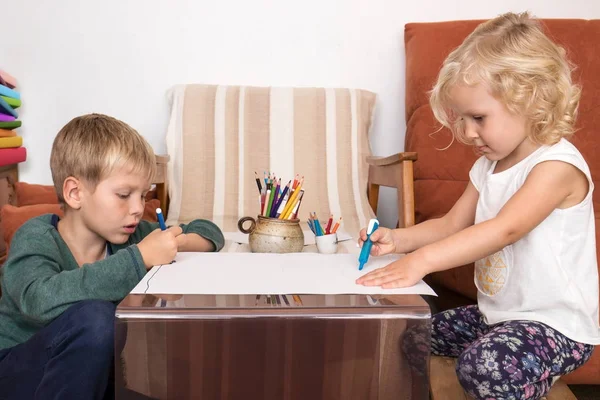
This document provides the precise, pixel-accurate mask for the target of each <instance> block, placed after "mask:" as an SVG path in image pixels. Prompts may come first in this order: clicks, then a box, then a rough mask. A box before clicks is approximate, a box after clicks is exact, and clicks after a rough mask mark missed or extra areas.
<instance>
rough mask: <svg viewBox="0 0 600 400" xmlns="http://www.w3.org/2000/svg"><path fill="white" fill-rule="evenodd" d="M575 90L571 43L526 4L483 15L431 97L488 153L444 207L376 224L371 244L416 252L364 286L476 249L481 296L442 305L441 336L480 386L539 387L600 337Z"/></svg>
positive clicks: (452, 261) (469, 380)
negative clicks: (557, 39) (547, 28)
mask: <svg viewBox="0 0 600 400" xmlns="http://www.w3.org/2000/svg"><path fill="white" fill-rule="evenodd" d="M579 97H580V89H579V88H578V87H577V86H576V85H574V84H573V83H572V81H571V68H570V66H569V63H568V61H567V60H566V58H565V51H564V50H563V49H562V48H561V47H559V46H557V45H556V44H555V43H553V42H552V41H551V40H550V39H549V38H548V37H547V36H546V35H545V34H544V33H543V30H542V28H541V26H540V24H539V22H538V21H536V20H535V19H533V18H531V17H530V16H529V15H528V14H527V13H524V14H512V13H509V14H505V15H502V16H500V17H498V18H495V19H493V20H490V21H487V22H485V23H483V24H481V25H479V26H478V27H477V29H475V31H474V32H473V33H472V34H471V35H470V36H469V37H467V39H465V41H464V42H463V43H462V44H461V45H460V46H459V47H458V48H457V49H455V50H454V51H453V52H452V53H451V54H450V55H449V56H448V58H447V59H446V60H445V61H444V63H443V66H442V68H441V71H440V73H439V76H438V80H437V83H436V84H435V86H434V87H433V89H432V91H431V96H430V104H431V107H432V109H433V113H434V115H435V117H436V119H437V120H438V121H439V122H440V123H441V124H442V125H444V126H446V127H449V128H450V129H451V130H452V132H453V134H454V137H455V138H456V139H457V140H459V141H461V142H463V143H466V144H468V145H472V146H474V148H475V150H476V152H477V153H478V154H480V155H481V157H480V158H479V159H478V160H477V161H476V162H475V164H474V165H473V167H472V168H471V171H470V174H469V176H470V182H469V184H468V186H467V188H466V190H465V192H464V193H463V194H462V196H461V197H460V199H459V200H458V201H457V202H456V204H454V206H453V207H452V209H451V210H450V211H449V212H448V213H447V214H446V215H445V216H444V217H442V218H439V219H434V220H428V221H425V222H423V223H421V224H418V225H416V226H413V227H410V228H407V229H395V230H390V229H386V228H380V229H378V230H377V231H375V232H374V233H373V234H372V235H371V240H372V241H373V242H374V246H373V248H372V251H371V252H372V254H373V255H384V254H388V253H392V252H397V253H408V254H407V255H406V256H405V257H402V258H401V259H399V260H398V261H396V262H394V263H391V264H390V265H388V266H386V267H384V268H380V269H378V270H375V271H372V272H370V273H368V274H366V275H364V276H362V277H361V278H359V279H358V281H357V283H359V284H363V285H366V286H373V285H377V286H382V287H384V288H393V287H404V286H411V285H413V284H415V283H417V282H418V281H419V280H421V279H422V278H423V277H424V276H425V275H427V274H429V273H431V272H435V271H442V270H446V269H450V268H454V267H457V266H460V265H464V264H468V263H471V262H475V283H476V285H477V288H478V302H477V303H478V305H477V306H466V307H460V308H458V309H454V310H450V311H445V312H442V313H440V314H437V315H435V316H434V317H433V320H432V334H431V342H432V343H431V347H432V352H433V353H434V354H436V355H443V356H452V357H458V360H457V374H458V378H459V381H460V383H461V385H462V386H463V387H464V389H465V390H466V391H467V392H468V393H469V394H470V395H471V396H473V397H475V398H477V399H524V398H528V399H530V398H535V399H537V398H540V397H542V396H543V395H544V394H546V393H547V392H548V390H549V388H550V386H551V384H552V382H553V381H554V379H557V378H558V377H560V376H561V375H563V374H566V373H569V372H571V371H573V370H574V369H576V368H578V367H579V366H581V365H583V364H584V363H585V362H586V361H587V360H588V359H589V357H590V355H591V353H592V350H593V348H594V347H593V345H594V344H599V343H600V327H599V325H598V266H597V261H596V243H595V236H594V229H595V228H594V212H593V207H592V191H593V188H594V186H593V183H592V178H591V175H590V170H589V168H588V166H587V164H586V162H585V161H584V159H583V157H582V156H581V154H580V153H579V151H578V150H577V149H576V148H575V147H574V146H573V145H572V144H570V143H569V142H568V141H567V140H566V139H565V138H566V137H568V136H570V135H572V134H573V130H574V129H573V125H574V123H575V118H576V112H577V106H578V104H579ZM360 237H361V239H360V240H359V241H360V242H361V243H362V242H363V241H364V240H366V234H365V230H364V229H363V230H362V231H361V232H360Z"/></svg>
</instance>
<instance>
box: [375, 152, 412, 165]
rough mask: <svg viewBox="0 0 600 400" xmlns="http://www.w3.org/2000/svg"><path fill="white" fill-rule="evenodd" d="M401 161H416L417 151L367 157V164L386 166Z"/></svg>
mask: <svg viewBox="0 0 600 400" xmlns="http://www.w3.org/2000/svg"><path fill="white" fill-rule="evenodd" d="M402 161H417V153H415V152H404V153H396V154H394V155H391V156H387V157H378V156H369V157H367V164H369V165H374V166H386V165H393V164H398V163H399V162H402Z"/></svg>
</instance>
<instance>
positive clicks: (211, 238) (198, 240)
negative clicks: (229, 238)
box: [179, 219, 225, 251]
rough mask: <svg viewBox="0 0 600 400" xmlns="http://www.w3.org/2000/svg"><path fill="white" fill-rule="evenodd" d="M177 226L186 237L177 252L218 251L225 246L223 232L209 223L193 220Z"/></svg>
mask: <svg viewBox="0 0 600 400" xmlns="http://www.w3.org/2000/svg"><path fill="white" fill-rule="evenodd" d="M179 226H181V229H183V233H185V234H186V236H187V237H186V240H185V243H184V244H183V245H182V246H181V247H180V248H179V251H220V250H221V249H222V248H223V246H224V245H225V237H224V236H223V232H221V229H219V227H218V226H217V225H215V224H214V223H213V222H211V221H207V220H205V219H195V220H193V221H192V222H190V223H189V224H180V225H179ZM190 233H195V235H190Z"/></svg>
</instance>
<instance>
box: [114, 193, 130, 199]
mask: <svg viewBox="0 0 600 400" xmlns="http://www.w3.org/2000/svg"><path fill="white" fill-rule="evenodd" d="M117 196H119V198H120V199H123V200H124V199H126V198H128V197H129V195H128V194H117Z"/></svg>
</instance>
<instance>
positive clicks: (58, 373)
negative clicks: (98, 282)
mask: <svg viewBox="0 0 600 400" xmlns="http://www.w3.org/2000/svg"><path fill="white" fill-rule="evenodd" d="M114 337H115V305H114V304H112V303H110V302H108V301H100V300H86V301H81V302H79V303H76V304H74V305H72V306H71V307H69V308H68V309H67V310H66V311H65V312H64V313H63V314H62V315H61V316H60V317H58V318H56V319H55V320H54V321H52V322H51V323H50V324H48V325H47V326H46V327H44V328H43V329H42V330H40V331H39V332H38V333H36V334H35V335H34V336H33V337H31V338H30V339H29V340H28V341H27V342H25V343H22V344H19V345H17V346H15V347H11V348H8V349H3V350H0V399H1V400H12V399H15V400H17V399H18V400H28V399H44V400H52V399H81V400H85V399H110V398H113V397H114V372H113V371H114V362H113V359H114Z"/></svg>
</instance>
